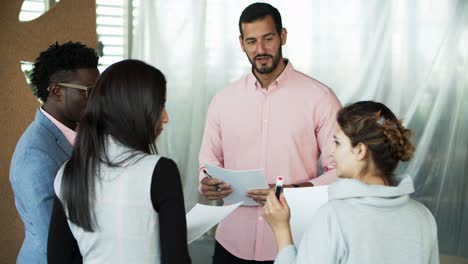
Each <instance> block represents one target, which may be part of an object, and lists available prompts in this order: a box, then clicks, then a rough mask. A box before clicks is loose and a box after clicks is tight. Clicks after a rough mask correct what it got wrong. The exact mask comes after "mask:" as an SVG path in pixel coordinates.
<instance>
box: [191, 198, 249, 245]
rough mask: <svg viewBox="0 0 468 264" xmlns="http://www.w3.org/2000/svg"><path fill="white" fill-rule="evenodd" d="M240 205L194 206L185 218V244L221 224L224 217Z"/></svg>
mask: <svg viewBox="0 0 468 264" xmlns="http://www.w3.org/2000/svg"><path fill="white" fill-rule="evenodd" d="M241 204H242V203H236V204H231V205H227V206H208V205H203V204H196V205H195V207H193V208H192V210H190V212H188V213H187V215H186V216H185V217H186V218H187V242H188V244H190V243H192V242H193V241H195V240H197V239H198V238H199V237H201V236H202V235H203V234H204V233H206V232H207V231H208V230H210V228H212V227H213V226H215V225H216V224H218V223H219V222H221V220H223V219H224V218H225V217H226V216H228V215H229V214H230V213H232V212H233V211H234V210H236V209H237V207H239V206H240V205H241Z"/></svg>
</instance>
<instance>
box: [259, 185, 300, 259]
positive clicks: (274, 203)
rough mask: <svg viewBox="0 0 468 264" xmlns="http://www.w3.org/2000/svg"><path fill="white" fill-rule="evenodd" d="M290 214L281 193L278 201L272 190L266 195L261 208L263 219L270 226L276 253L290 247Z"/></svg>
mask: <svg viewBox="0 0 468 264" xmlns="http://www.w3.org/2000/svg"><path fill="white" fill-rule="evenodd" d="M290 218H291V212H290V211H289V206H288V202H287V201H286V199H285V198H284V195H283V193H281V195H280V199H279V200H278V199H276V195H275V192H274V191H273V190H272V191H270V193H269V194H268V197H267V200H266V203H265V205H264V206H263V219H265V221H267V223H268V224H269V225H270V226H271V229H272V230H273V233H275V237H276V246H277V248H278V251H279V250H281V249H282V248H283V247H285V246H288V245H292V244H293V242H292V237H291V227H290V225H289V219H290Z"/></svg>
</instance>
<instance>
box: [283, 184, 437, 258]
mask: <svg viewBox="0 0 468 264" xmlns="http://www.w3.org/2000/svg"><path fill="white" fill-rule="evenodd" d="M328 192H329V194H328V195H329V202H328V203H327V204H325V205H324V206H322V207H321V208H320V209H319V210H318V211H317V213H316V214H315V216H314V219H313V221H312V222H311V224H310V227H309V229H308V231H307V232H306V234H305V235H304V237H303V239H302V241H301V244H300V245H299V247H298V249H296V247H295V246H293V245H291V246H287V247H285V248H283V249H282V250H281V251H280V252H279V253H278V255H277V257H276V260H275V264H285V263H304V264H305V263H307V264H314V263H319V264H331V263H347V264H390V263H392V264H393V263H395V264H396V263H398V264H402V263H411V264H423V263H424V264H426V263H431V264H432V263H439V249H438V243H437V225H436V222H435V220H434V217H433V216H432V214H431V213H430V212H429V210H428V209H427V208H426V207H425V206H424V205H422V204H421V203H419V202H417V201H415V200H413V199H411V198H410V197H409V194H411V193H413V192H414V187H413V181H412V180H411V178H410V177H404V178H403V179H402V180H399V181H398V182H397V186H395V187H391V186H379V185H368V184H364V183H362V182H360V181H357V180H352V179H341V180H339V181H338V182H336V183H334V184H332V185H330V187H329V189H328Z"/></svg>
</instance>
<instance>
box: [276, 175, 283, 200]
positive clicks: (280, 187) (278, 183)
mask: <svg viewBox="0 0 468 264" xmlns="http://www.w3.org/2000/svg"><path fill="white" fill-rule="evenodd" d="M283 181H284V178H283V177H282V176H278V178H277V179H276V186H275V195H276V198H277V199H279V197H280V194H281V191H282V190H283Z"/></svg>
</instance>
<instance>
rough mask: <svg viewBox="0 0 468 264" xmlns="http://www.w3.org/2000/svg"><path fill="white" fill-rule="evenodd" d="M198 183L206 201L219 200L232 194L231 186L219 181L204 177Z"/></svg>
mask: <svg viewBox="0 0 468 264" xmlns="http://www.w3.org/2000/svg"><path fill="white" fill-rule="evenodd" d="M200 183H201V184H202V186H201V191H202V194H203V195H204V196H205V197H206V198H207V199H208V200H221V199H223V198H224V197H226V196H228V195H229V194H231V193H232V189H231V185H230V184H229V183H225V182H223V181H222V180H220V179H216V178H213V179H210V178H208V177H205V178H203V180H201V182H200Z"/></svg>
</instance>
